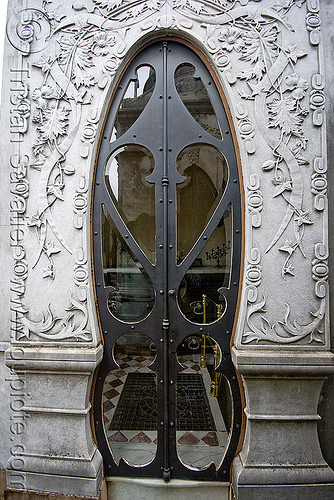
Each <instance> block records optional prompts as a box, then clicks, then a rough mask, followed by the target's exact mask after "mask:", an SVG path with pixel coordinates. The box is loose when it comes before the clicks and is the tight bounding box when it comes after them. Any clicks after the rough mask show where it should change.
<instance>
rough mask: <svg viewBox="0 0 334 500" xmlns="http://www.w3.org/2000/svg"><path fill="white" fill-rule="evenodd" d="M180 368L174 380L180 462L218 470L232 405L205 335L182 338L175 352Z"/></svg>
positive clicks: (214, 346) (216, 354) (215, 352)
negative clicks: (180, 370) (181, 369)
mask: <svg viewBox="0 0 334 500" xmlns="http://www.w3.org/2000/svg"><path fill="white" fill-rule="evenodd" d="M177 360H178V362H179V364H180V365H181V366H182V367H183V371H182V372H181V373H179V374H178V379H177V388H176V391H177V394H176V400H177V411H176V441H177V453H178V455H179V458H180V460H181V462H183V463H184V464H185V465H186V466H188V467H189V468H192V469H203V468H205V467H208V466H209V465H210V464H211V463H212V462H213V463H214V464H215V466H216V469H218V467H219V465H220V463H221V461H222V459H223V456H224V453H225V450H226V448H227V444H228V441H229V432H230V429H231V421H232V401H231V395H230V389H229V385H228V382H227V380H226V379H225V377H224V376H223V375H222V374H221V373H218V372H217V371H216V370H215V369H216V368H217V367H218V365H219V364H220V360H221V351H220V348H219V346H218V344H217V343H216V342H215V341H214V340H213V339H212V338H211V337H208V336H206V335H191V336H188V337H186V338H185V339H184V340H183V342H182V343H181V344H179V346H178V348H177Z"/></svg>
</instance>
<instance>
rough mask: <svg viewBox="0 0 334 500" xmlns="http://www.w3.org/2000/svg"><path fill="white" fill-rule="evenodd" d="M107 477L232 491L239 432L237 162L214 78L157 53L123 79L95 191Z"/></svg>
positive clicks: (97, 400) (98, 394) (99, 430)
mask: <svg viewBox="0 0 334 500" xmlns="http://www.w3.org/2000/svg"><path fill="white" fill-rule="evenodd" d="M93 219H94V220H93V250H94V266H95V267H94V269H95V270H94V273H95V286H96V293H97V299H98V309H99V318H100V324H101V328H102V332H103V338H104V358H103V361H102V363H101V366H100V369H99V372H98V375H97V381H96V386H95V397H94V421H95V430H96V437H97V441H98V444H99V448H100V450H101V452H102V454H103V456H104V461H105V471H106V474H107V475H108V474H113V475H115V474H116V475H117V474H118V475H129V476H134V475H141V476H147V477H163V478H164V479H165V480H169V479H170V478H171V477H174V478H188V479H195V478H197V479H199V478H201V479H219V480H228V479H229V467H230V464H231V461H232V459H233V457H234V454H235V451H236V447H237V443H238V439H239V430H240V423H241V402H240V392H239V386H238V382H237V379H236V375H235V372H234V368H233V365H232V362H231V357H230V337H231V332H232V328H233V323H234V318H235V311H236V303H237V295H238V285H239V272H240V258H241V229H242V228H241V203H240V189H239V178H238V170H237V163H236V155H235V150H234V145H233V140H232V134H231V130H230V126H229V123H228V119H227V116H226V112H225V110H224V107H223V105H222V101H221V98H220V95H219V93H218V90H217V88H216V85H215V83H214V81H213V79H212V76H211V75H210V73H209V72H208V70H207V68H206V67H205V65H204V64H203V62H202V61H201V59H200V58H199V57H198V56H197V55H196V54H195V53H194V52H193V51H192V50H190V49H189V48H188V47H186V46H184V45H182V44H179V43H177V42H174V41H168V42H167V41H162V42H157V43H154V44H152V45H150V46H148V47H147V48H145V49H144V50H143V51H142V52H141V53H139V55H138V56H136V57H135V59H134V60H133V61H132V63H131V64H130V65H129V67H128V69H127V70H126V72H125V74H124V75H123V77H122V79H121V81H120V84H119V86H118V88H117V90H116V92H115V95H114V98H113V100H112V103H111V107H110V110H109V113H108V115H107V118H106V122H105V126H104V130H103V134H102V138H101V144H100V150H99V155H98V162H97V170H96V176H95V185H94V216H93Z"/></svg>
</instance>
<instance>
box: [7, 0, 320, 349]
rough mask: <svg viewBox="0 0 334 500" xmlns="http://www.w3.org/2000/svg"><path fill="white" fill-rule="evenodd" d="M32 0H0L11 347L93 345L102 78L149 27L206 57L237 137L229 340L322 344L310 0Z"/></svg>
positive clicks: (314, 13) (105, 82)
mask: <svg viewBox="0 0 334 500" xmlns="http://www.w3.org/2000/svg"><path fill="white" fill-rule="evenodd" d="M37 3H38V2H37ZM39 3H40V5H39V6H38V5H37V4H36V2H34V5H31V6H30V3H29V2H28V4H27V7H25V8H23V7H22V8H20V7H19V6H18V5H17V2H12V6H13V7H14V11H13V12H12V14H11V15H10V16H9V19H8V25H7V34H8V40H9V42H10V44H11V46H12V47H11V51H12V53H13V59H12V60H11V65H10V68H9V71H10V73H9V76H10V88H9V92H10V95H9V105H10V106H9V107H10V109H9V112H10V121H9V127H10V128H9V131H10V136H9V137H10V139H9V141H10V145H11V151H10V156H9V160H8V161H9V163H8V165H9V167H10V170H11V172H10V183H11V189H10V191H11V195H12V196H11V201H10V210H11V219H10V222H11V235H10V237H11V249H12V258H13V265H12V280H11V281H12V286H11V289H12V290H11V311H12V313H11V314H12V317H11V324H12V332H13V340H14V341H15V342H22V343H25V342H28V343H29V344H31V343H38V344H40V343H43V344H46V343H49V342H52V343H57V344H59V343H64V342H65V343H66V344H70V345H79V344H80V345H89V344H96V342H97V339H98V334H97V332H96V327H95V325H94V319H93V317H94V313H93V311H94V309H93V307H92V291H91V284H90V274H91V271H90V264H89V257H90V250H89V217H88V214H89V206H90V186H91V179H92V165H93V163H94V156H95V152H96V138H97V137H98V134H99V130H100V125H101V120H102V119H103V116H104V113H105V111H106V103H107V102H108V97H109V96H110V95H111V90H112V86H113V79H114V75H115V74H116V73H117V74H118V73H119V68H120V67H123V65H124V63H125V62H126V61H127V60H128V59H129V54H131V53H133V50H134V49H133V47H137V46H139V45H140V44H139V42H138V41H139V40H140V39H141V38H142V37H143V36H145V35H146V36H148V35H150V36H154V35H155V34H158V33H159V32H163V33H170V34H171V33H177V34H179V35H180V36H182V37H185V38H187V39H192V40H193V41H194V43H195V44H196V45H198V46H200V47H201V49H202V50H203V51H204V52H205V53H206V54H207V56H208V58H209V60H210V61H211V63H212V64H213V65H214V66H215V67H216V69H217V71H218V74H219V77H220V78H221V81H222V84H223V87H224V89H225V92H226V96H227V99H228V102H229V105H230V108H231V112H232V116H233V119H234V123H235V127H236V129H237V134H238V139H239V144H240V150H241V151H240V153H241V158H242V170H243V175H244V186H245V209H246V215H245V235H246V240H245V243H246V248H245V252H246V254H245V256H246V258H245V277H244V278H245V279H244V284H245V289H244V294H243V299H242V305H241V309H242V315H241V316H240V321H239V329H238V337H237V339H236V344H237V345H238V346H243V345H246V344H248V345H251V346H253V345H255V344H261V345H264V346H269V347H271V346H273V345H284V346H289V347H292V348H293V347H297V348H299V346H301V345H302V346H303V348H310V349H313V348H314V347H315V348H322V349H328V346H329V332H328V313H327V308H328V293H327V290H328V284H327V278H328V262H327V259H328V242H327V197H326V192H327V179H326V171H327V159H326V150H325V142H324V141H325V133H326V130H325V120H324V105H325V94H324V68H323V60H322V53H321V31H320V24H321V21H320V16H319V8H320V7H319V2H318V1H317V0H312V1H311V0H309V1H306V0H305V1H302V0H298V1H292V0H291V1H285V0H284V1H283V0H282V1H280V0H277V1H273V0H268V1H266V0H262V1H261V2H259V1H254V0H251V1H245V0H244V1H240V2H236V1H229V0H226V1H225V0H224V1H217V2H204V1H203V2H200V1H188V0H187V1H184V2H177V1H174V2H171V1H170V2H168V1H161V2H152V1H142V2H136V3H132V2H127V1H119V2H115V1H111V0H99V1H98V0H90V1H85V2H74V3H73V5H60V4H58V3H57V2H55V1H53V2H43V1H40V2H39ZM14 61H15V62H14ZM69 270H70V271H69ZM273 281H275V282H276V283H277V284H279V286H277V289H276V293H272V283H273ZM41 287H43V293H42V294H41V293H40V290H41Z"/></svg>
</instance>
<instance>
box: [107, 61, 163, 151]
mask: <svg viewBox="0 0 334 500" xmlns="http://www.w3.org/2000/svg"><path fill="white" fill-rule="evenodd" d="M136 77H137V78H136V79H135V80H130V82H129V83H128V85H127V87H126V90H125V93H124V96H123V99H122V102H121V104H120V107H119V108H118V112H117V115H116V119H115V123H114V126H113V129H112V133H111V137H110V139H109V140H110V142H112V141H114V140H115V139H118V138H119V137H121V135H123V134H124V133H125V132H126V131H127V130H128V129H129V128H130V127H131V126H132V125H133V124H134V122H135V121H136V120H137V118H138V117H139V116H140V115H141V113H142V112H143V110H144V108H145V107H146V105H147V103H148V101H149V100H150V98H151V96H152V94H153V90H154V87H155V71H154V69H153V68H151V66H140V67H139V68H137V70H136Z"/></svg>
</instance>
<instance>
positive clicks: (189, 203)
mask: <svg viewBox="0 0 334 500" xmlns="http://www.w3.org/2000/svg"><path fill="white" fill-rule="evenodd" d="M176 166H177V170H178V172H179V173H180V174H181V175H182V176H184V177H186V180H185V181H184V182H183V183H182V184H178V185H177V258H178V263H180V262H182V260H183V259H184V258H185V257H186V255H187V254H188V253H189V252H190V250H191V248H192V247H193V245H194V244H195V243H196V241H197V239H198V238H199V236H200V234H201V233H202V231H203V230H204V228H205V227H206V225H207V224H208V222H209V220H210V218H211V216H212V214H213V212H214V210H215V209H216V208H217V206H218V204H219V202H220V200H221V198H222V196H223V194H224V191H225V188H226V184H227V181H228V165H227V162H226V159H225V156H224V155H223V154H222V153H221V152H220V151H219V150H218V149H216V148H215V147H213V146H209V145H207V144H192V145H191V146H188V147H186V148H185V149H184V150H183V151H181V153H180V154H179V155H178V157H177V160H176Z"/></svg>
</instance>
